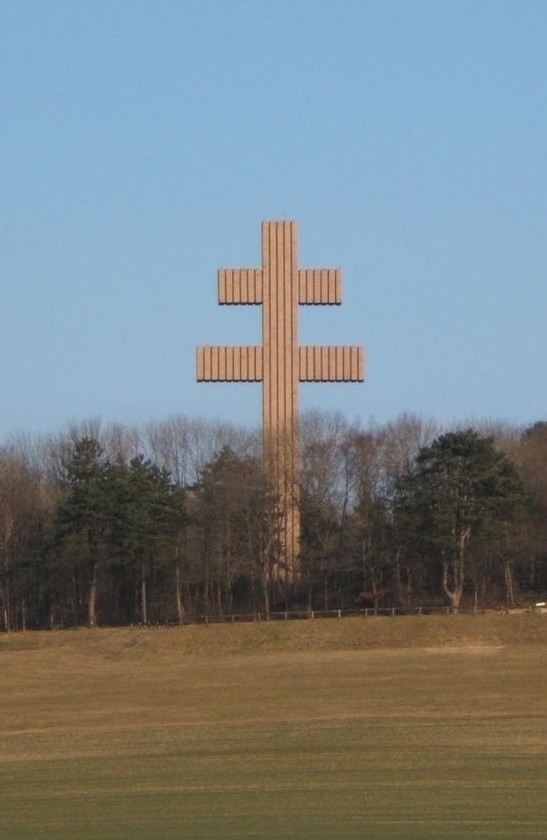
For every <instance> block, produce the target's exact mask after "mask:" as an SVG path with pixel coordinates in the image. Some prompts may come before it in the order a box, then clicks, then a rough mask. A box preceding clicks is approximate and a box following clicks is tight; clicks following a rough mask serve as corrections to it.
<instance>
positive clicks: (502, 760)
mask: <svg viewBox="0 0 547 840" xmlns="http://www.w3.org/2000/svg"><path fill="white" fill-rule="evenodd" d="M546 643H547V618H546V617H545V616H528V615H519V616H497V615H492V616H477V617H464V616H458V617H449V616H447V617H421V618H417V617H412V618H408V619H405V618H397V619H392V618H386V619H346V620H343V621H336V620H322V621H315V622H313V621H309V622H283V623H273V622H272V623H271V624H267V623H264V624H260V625H234V626H232V625H227V626H210V627H190V628H183V629H170V630H152V629H150V630H142V629H141V630H139V629H133V630H130V629H123V630H96V631H77V632H75V631H65V632H58V633H36V634H34V633H28V634H15V635H11V636H0V838H2V840H3V838H6V840H8V838H9V840H35V838H44V839H45V840H50V839H51V840H53V838H55V839H56V840H69V839H70V840H73V838H78V839H79V838H82V840H98V838H104V839H105V840H106V838H108V840H130V838H131V840H144V838H146V839H147V840H174V838H177V840H179V838H185V840H186V838H188V840H193V839H194V838H196V840H198V838H215V840H216V839H217V838H218V840H220V839H221V838H223V837H228V838H251V837H252V838H272V840H273V838H276V840H278V839H281V840H283V838H303V840H307V838H310V840H311V838H322V839H323V840H326V839H327V838H329V840H331V839H332V840H345V838H365V837H366V838H370V840H387V838H393V839H394V840H398V838H405V840H406V838H416V839H417V838H420V839H422V838H423V840H430V839H431V840H433V838H435V840H437V839H438V838H448V839H449V840H452V838H454V839H455V838H458V840H463V838H466V840H467V838H475V837H476V838H497V840H499V839H500V838H507V840H509V838H540V837H541V838H545V837H547V796H546V791H547V717H546V710H547V679H546V665H547V657H546V650H547V647H546Z"/></svg>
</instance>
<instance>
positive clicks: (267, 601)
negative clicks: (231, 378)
mask: <svg viewBox="0 0 547 840" xmlns="http://www.w3.org/2000/svg"><path fill="white" fill-rule="evenodd" d="M260 440H261V436H260V433H259V432H258V431H254V430H247V429H243V428H238V427H235V426H231V425H227V424H209V423H206V422H203V421H196V420H191V419H188V418H185V417H182V416H181V417H175V418H172V419H170V420H168V421H165V422H163V423H156V424H149V425H148V426H146V427H144V428H140V429H131V428H127V427H123V426H108V427H103V426H102V425H101V423H100V422H98V421H93V422H89V423H83V424H79V425H75V426H73V427H69V428H68V429H67V430H66V432H64V433H62V434H59V435H57V436H53V437H47V438H45V437H44V438H41V439H38V440H30V439H27V438H14V439H12V440H10V441H8V442H6V443H5V444H4V445H3V446H1V447H0V611H1V612H0V627H1V628H2V629H3V630H5V631H9V630H16V629H26V628H55V627H71V626H74V627H75V626H84V625H87V626H95V625H97V624H103V625H122V624H130V623H139V624H141V623H142V624H151V623H180V624H182V623H185V622H187V621H192V620H195V618H196V617H197V616H206V617H210V618H223V617H224V618H226V617H229V616H232V615H234V614H241V613H244V614H254V615H258V614H261V615H267V614H269V613H270V612H272V611H274V610H284V611H288V610H308V611H311V610H332V609H346V610H347V609H355V608H367V609H368V610H371V611H380V610H382V609H383V608H386V607H393V606H396V607H397V608H399V609H402V610H407V611H413V610H415V609H417V608H418V607H419V608H428V607H430V608H431V607H439V606H442V605H446V606H447V607H448V608H449V609H450V610H452V611H457V610H458V609H460V608H461V607H466V608H473V609H484V608H496V607H500V606H504V607H509V608H510V607H515V606H519V605H520V606H522V605H526V604H528V603H530V602H532V601H534V600H538V599H544V598H545V594H546V592H547V562H546V558H547V423H543V422H540V423H537V424H535V425H534V426H531V427H530V428H527V429H524V430H522V429H515V428H510V427H502V426H493V425H490V426H489V427H486V426H480V424H479V425H477V424H475V425H474V426H469V427H462V428H457V429H452V430H449V431H443V430H440V429H438V428H436V427H435V425H434V424H433V423H427V422H425V421H423V420H421V419H420V418H417V417H412V416H406V415H405V416H402V417H400V418H398V419H397V420H395V421H393V422H391V423H387V424H384V425H371V426H370V427H368V428H367V429H363V428H361V427H360V426H358V425H355V424H353V425H352V424H350V423H348V422H347V420H346V419H345V418H344V417H343V416H342V415H339V414H321V413H310V414H307V415H305V416H304V417H303V419H302V423H301V475H300V478H301V489H300V499H301V520H302V545H301V558H300V573H299V576H298V578H297V579H295V580H293V581H289V582H287V581H286V580H285V579H284V577H283V576H280V575H279V574H278V570H279V563H280V557H281V546H282V542H283V534H282V533H281V527H282V519H281V517H280V515H279V510H280V506H279V500H278V499H277V498H276V496H275V492H274V489H273V488H272V486H271V484H270V482H269V479H268V476H267V475H266V474H265V473H264V470H263V467H262V457H261V445H260Z"/></svg>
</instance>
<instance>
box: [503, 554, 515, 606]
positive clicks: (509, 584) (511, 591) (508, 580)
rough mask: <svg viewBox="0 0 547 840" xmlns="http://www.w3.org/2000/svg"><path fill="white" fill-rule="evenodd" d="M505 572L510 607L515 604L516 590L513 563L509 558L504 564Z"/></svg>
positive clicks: (507, 599) (506, 592) (506, 593)
mask: <svg viewBox="0 0 547 840" xmlns="http://www.w3.org/2000/svg"><path fill="white" fill-rule="evenodd" d="M503 573H504V577H505V597H506V601H507V606H508V607H514V606H515V592H514V588H513V572H512V570H511V564H510V563H509V561H508V560H506V561H505V563H504V564H503Z"/></svg>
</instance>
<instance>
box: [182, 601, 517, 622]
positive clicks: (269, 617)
mask: <svg viewBox="0 0 547 840" xmlns="http://www.w3.org/2000/svg"><path fill="white" fill-rule="evenodd" d="M508 611H509V610H507V609H506V608H505V607H502V606H500V607H499V608H498V609H497V610H495V609H494V610H488V612H498V613H506V612H508ZM484 612H487V610H484V609H480V610H478V609H474V608H473V607H470V608H460V609H459V610H458V613H459V614H467V615H473V614H474V615H476V614H480V613H484ZM450 613H451V610H450V607H448V606H438V605H434V606H427V605H422V606H417V607H410V608H405V607H378V608H374V607H362V608H361V609H343V608H340V609H334V610H315V609H313V610H284V611H271V612H269V613H266V612H256V613H229V614H226V615H207V614H206V613H200V614H192V615H190V614H189V615H186V616H185V617H184V622H183V623H184V624H188V625H190V624H244V623H246V624H249V623H252V622H261V621H313V620H314V619H319V618H334V619H342V618H349V617H351V616H353V617H355V616H361V617H363V618H372V617H378V616H392V617H394V616H402V615H416V616H420V615H450Z"/></svg>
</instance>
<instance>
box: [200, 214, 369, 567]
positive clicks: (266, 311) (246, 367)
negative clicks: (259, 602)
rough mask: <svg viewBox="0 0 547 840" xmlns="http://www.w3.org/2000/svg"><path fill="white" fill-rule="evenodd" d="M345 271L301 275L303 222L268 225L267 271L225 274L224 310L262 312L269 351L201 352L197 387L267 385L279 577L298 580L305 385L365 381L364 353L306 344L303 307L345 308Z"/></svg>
mask: <svg viewBox="0 0 547 840" xmlns="http://www.w3.org/2000/svg"><path fill="white" fill-rule="evenodd" d="M341 285H342V279H341V272H340V269H338V268H298V228H297V223H296V222H286V221H283V222H279V221H275V222H273V221H268V222H263V223H262V267H261V268H221V269H220V270H219V272H218V299H219V303H220V304H256V305H262V345H258V346H237V345H228V346H211V345H205V346H202V347H198V349H197V379H198V382H262V420H263V434H264V459H265V464H266V467H267V469H268V471H269V474H270V476H271V477H272V480H273V484H274V487H275V488H276V492H277V497H278V499H279V505H280V514H281V522H282V530H283V539H282V546H281V557H280V559H279V563H278V568H277V569H276V572H275V573H276V575H277V577H278V578H282V579H283V578H284V579H286V580H289V581H290V580H294V579H295V578H296V577H297V575H298V558H299V549H300V506H299V496H300V494H299V442H298V383H299V382H362V381H363V379H364V350H363V348H362V347H360V346H349V345H347V346H344V345H338V346H332V345H331V346H327V345H308V346H305V345H300V344H299V343H298V307H299V305H301V304H303V305H306V304H312V305H322V304H325V305H337V304H340V303H341V301H342V290H341Z"/></svg>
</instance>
